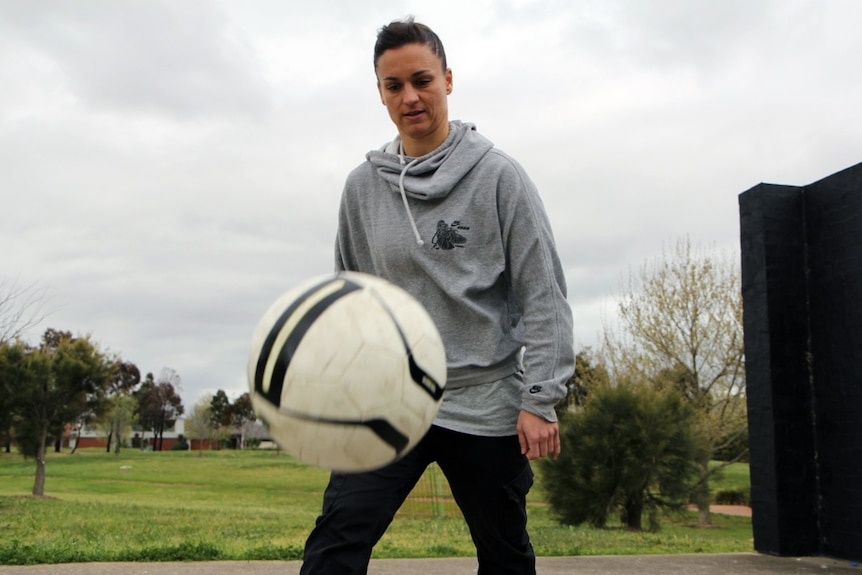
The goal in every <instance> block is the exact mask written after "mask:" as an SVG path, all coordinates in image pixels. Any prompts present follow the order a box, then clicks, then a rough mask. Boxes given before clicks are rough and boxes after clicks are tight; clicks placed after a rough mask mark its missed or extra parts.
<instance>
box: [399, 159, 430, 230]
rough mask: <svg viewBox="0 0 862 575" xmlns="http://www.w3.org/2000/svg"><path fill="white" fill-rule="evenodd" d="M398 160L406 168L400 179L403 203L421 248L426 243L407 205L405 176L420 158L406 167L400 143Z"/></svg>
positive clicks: (402, 171)
mask: <svg viewBox="0 0 862 575" xmlns="http://www.w3.org/2000/svg"><path fill="white" fill-rule="evenodd" d="M398 160H399V161H400V162H401V165H403V166H404V168H403V169H402V170H401V176H400V177H399V178H398V188H399V189H400V190H401V201H403V202H404V210H405V211H406V212H407V219H408V220H410V227H411V228H413V235H414V236H415V237H416V243H417V244H418V245H420V246H424V245H425V242H424V241H423V240H422V236H421V235H419V229H418V228H417V227H416V221H415V220H414V219H413V213H412V212H411V211H410V204H408V203H407V191H406V190H405V189H404V176H405V175H407V170H408V169H410V167H411V166H413V164H415V163H416V162H418V161H419V158H414V159H413V160H411V162H410V163H409V164H407V165H406V166H405V165H404V148H403V147H402V146H401V144H400V143H399V144H398Z"/></svg>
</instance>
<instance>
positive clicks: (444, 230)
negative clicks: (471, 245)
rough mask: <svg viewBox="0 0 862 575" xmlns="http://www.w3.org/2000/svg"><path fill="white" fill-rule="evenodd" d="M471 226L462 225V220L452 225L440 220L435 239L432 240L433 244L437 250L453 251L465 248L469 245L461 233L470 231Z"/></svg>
mask: <svg viewBox="0 0 862 575" xmlns="http://www.w3.org/2000/svg"><path fill="white" fill-rule="evenodd" d="M469 229H470V228H469V226H464V225H461V221H460V220H455V221H453V222H452V223H451V224H447V223H446V222H445V221H443V220H440V221H439V222H437V231H436V232H434V237H433V238H431V243H432V244H433V246H434V249H435V250H451V249H454V248H463V247H464V244H465V243H467V238H465V237H464V236H462V235H461V234H460V233H459V231H466V230H469Z"/></svg>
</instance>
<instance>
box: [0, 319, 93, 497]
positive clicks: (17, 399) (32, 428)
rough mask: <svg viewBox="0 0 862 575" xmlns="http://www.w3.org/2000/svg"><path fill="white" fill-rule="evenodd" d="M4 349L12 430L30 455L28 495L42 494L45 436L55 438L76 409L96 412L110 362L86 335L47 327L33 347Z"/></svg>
mask: <svg viewBox="0 0 862 575" xmlns="http://www.w3.org/2000/svg"><path fill="white" fill-rule="evenodd" d="M4 350H5V351H4V355H5V360H4V364H5V366H6V368H5V371H6V373H7V375H8V376H9V377H10V381H11V383H12V386H14V389H15V393H14V398H13V405H14V411H15V413H16V414H17V415H18V417H19V424H18V425H16V435H17V436H18V442H19V445H20V446H21V449H22V451H23V452H24V454H25V455H29V456H32V457H34V458H35V459H36V476H35V480H34V483H33V495H44V492H45V451H46V446H47V443H48V441H49V439H50V438H51V437H52V436H53V437H55V438H56V437H59V434H60V433H62V429H63V427H64V426H65V425H66V424H67V423H69V422H71V421H77V420H78V419H80V418H81V414H85V413H96V412H98V410H99V408H100V404H101V403H102V401H103V400H104V396H105V390H106V388H107V382H108V377H109V373H110V366H109V363H108V362H107V361H106V359H105V356H104V355H103V354H102V353H101V352H99V350H98V347H97V346H96V345H95V344H94V343H93V342H92V341H90V339H89V337H77V338H76V337H72V336H71V334H70V333H69V332H61V331H57V330H53V329H49V330H47V331H46V332H45V334H44V336H43V338H42V345H41V346H40V347H38V348H32V347H30V346H27V345H26V344H23V343H20V342H18V343H15V344H12V345H7V346H5V348H4Z"/></svg>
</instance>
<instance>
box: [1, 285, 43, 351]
mask: <svg viewBox="0 0 862 575" xmlns="http://www.w3.org/2000/svg"><path fill="white" fill-rule="evenodd" d="M42 296H43V292H42V291H38V290H36V288H35V284H31V285H27V286H19V285H18V283H17V282H6V281H2V282H0V345H3V344H4V343H7V342H11V341H14V340H16V339H18V338H19V337H21V336H22V335H23V334H24V332H26V331H27V330H28V329H29V328H31V327H33V326H35V325H36V324H38V323H39V322H40V321H42V319H43V314H42V303H43V300H42Z"/></svg>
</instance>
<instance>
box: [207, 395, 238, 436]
mask: <svg viewBox="0 0 862 575" xmlns="http://www.w3.org/2000/svg"><path fill="white" fill-rule="evenodd" d="M209 411H210V418H211V421H210V426H211V427H212V428H213V429H214V430H215V431H216V435H217V437H218V440H219V441H218V445H219V447H221V442H222V440H224V439H227V438H228V437H229V436H230V433H231V425H232V420H231V419H232V414H231V405H230V399H229V398H228V396H227V393H225V392H224V390H221V389H220V390H218V391H217V392H216V393H215V395H214V396H212V400H211V401H210V410H209Z"/></svg>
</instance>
